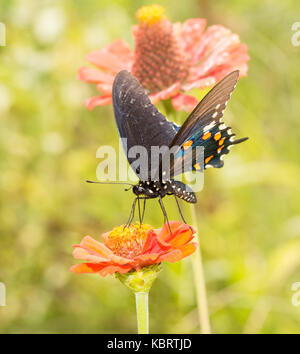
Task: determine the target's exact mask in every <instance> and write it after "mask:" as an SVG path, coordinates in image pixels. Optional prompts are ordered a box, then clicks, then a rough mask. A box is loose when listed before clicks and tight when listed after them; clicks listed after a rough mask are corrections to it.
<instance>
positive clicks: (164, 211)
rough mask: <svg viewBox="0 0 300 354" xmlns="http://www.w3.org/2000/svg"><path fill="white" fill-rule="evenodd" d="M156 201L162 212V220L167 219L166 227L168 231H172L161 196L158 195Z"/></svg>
mask: <svg viewBox="0 0 300 354" xmlns="http://www.w3.org/2000/svg"><path fill="white" fill-rule="evenodd" d="M158 201H159V205H160V207H161V210H162V212H163V214H164V222H166V221H167V224H168V228H169V230H170V232H171V233H172V230H171V227H170V223H169V219H168V215H167V212H166V209H165V206H164V203H163V201H162V198H161V196H159V200H158Z"/></svg>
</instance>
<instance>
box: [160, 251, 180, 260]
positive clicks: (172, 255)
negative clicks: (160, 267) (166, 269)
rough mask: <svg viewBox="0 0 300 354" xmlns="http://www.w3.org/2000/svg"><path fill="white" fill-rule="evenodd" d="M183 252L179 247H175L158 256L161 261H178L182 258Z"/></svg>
mask: <svg viewBox="0 0 300 354" xmlns="http://www.w3.org/2000/svg"><path fill="white" fill-rule="evenodd" d="M182 258H183V257H182V252H181V251H180V250H179V249H175V250H170V251H168V252H166V253H165V254H162V255H160V256H159V257H158V261H159V262H163V261H166V262H171V263H174V262H178V261H180V260H181V259H182Z"/></svg>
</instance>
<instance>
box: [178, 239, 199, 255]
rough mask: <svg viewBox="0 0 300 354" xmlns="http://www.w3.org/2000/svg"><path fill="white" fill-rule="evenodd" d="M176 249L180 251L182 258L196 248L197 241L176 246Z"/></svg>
mask: <svg viewBox="0 0 300 354" xmlns="http://www.w3.org/2000/svg"><path fill="white" fill-rule="evenodd" d="M177 249H178V250H180V251H181V253H182V258H185V257H188V256H189V255H191V254H192V253H194V252H195V251H196V249H197V243H196V242H191V243H188V244H186V245H183V246H180V247H179V248H177Z"/></svg>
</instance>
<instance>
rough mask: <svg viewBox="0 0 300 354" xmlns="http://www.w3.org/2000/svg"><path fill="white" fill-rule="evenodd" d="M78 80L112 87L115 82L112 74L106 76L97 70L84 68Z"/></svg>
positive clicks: (81, 69)
mask: <svg viewBox="0 0 300 354" xmlns="http://www.w3.org/2000/svg"><path fill="white" fill-rule="evenodd" d="M78 79H80V80H83V81H86V82H94V83H99V82H102V83H106V84H111V85H112V83H113V81H114V76H113V75H110V74H104V73H103V72H102V71H100V70H97V69H93V68H87V67H85V66H83V67H82V68H79V70H78Z"/></svg>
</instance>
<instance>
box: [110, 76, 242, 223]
mask: <svg viewBox="0 0 300 354" xmlns="http://www.w3.org/2000/svg"><path fill="white" fill-rule="evenodd" d="M238 77H239V71H238V70H236V71H233V72H231V73H230V74H228V75H227V76H226V77H225V78H224V79H223V80H221V81H220V82H219V83H218V84H217V85H216V86H215V87H213V88H212V89H211V90H210V91H209V92H208V93H207V95H206V96H205V97H204V98H203V99H202V100H201V101H200V102H199V104H198V105H197V106H196V107H195V109H194V110H193V111H192V113H191V114H190V115H189V116H188V117H187V119H186V120H185V122H184V124H183V125H182V126H178V125H176V124H175V123H173V122H171V121H169V120H168V119H167V118H166V117H165V116H164V115H162V114H161V113H160V112H159V111H158V109H157V108H156V107H155V106H154V105H153V104H152V103H151V101H150V99H149V97H148V95H147V93H146V91H145V90H144V88H143V87H142V86H141V85H140V83H139V82H138V80H137V79H136V78H135V77H134V76H133V75H131V74H130V73H129V72H128V71H126V70H123V71H120V72H119V73H118V74H117V75H116V77H115V80H114V83H113V90H112V100H113V109H114V115H115V120H116V124H117V128H118V131H119V136H120V138H122V139H126V142H127V147H125V153H126V156H127V159H128V162H129V164H130V165H131V167H132V169H133V170H134V172H135V173H136V174H137V176H138V177H139V179H140V180H139V182H138V183H137V184H136V185H132V191H133V193H134V194H135V196H136V198H135V200H134V202H133V205H132V209H131V213H130V217H129V220H128V223H127V224H130V223H131V222H132V220H133V217H134V211H135V206H136V202H137V201H138V205H139V215H140V222H142V220H143V217H144V212H145V203H146V200H147V199H153V198H158V200H159V203H160V206H161V209H162V211H163V214H164V217H165V220H167V221H168V218H167V213H166V210H165V207H164V204H163V201H162V198H163V197H165V196H166V195H174V197H175V200H176V203H177V206H178V209H179V212H180V215H181V217H182V219H183V221H184V222H185V220H184V217H183V215H182V213H181V210H180V207H179V203H178V200H177V198H180V199H183V200H184V201H186V202H188V203H196V202H197V198H196V194H195V193H194V192H193V190H192V189H191V188H190V187H189V186H188V185H186V184H184V183H183V182H181V181H176V180H175V179H174V177H176V175H178V174H179V173H182V168H181V167H182V166H183V165H185V166H190V168H189V169H190V170H192V171H202V172H203V170H205V169H207V168H208V167H215V168H220V167H222V166H223V164H224V163H223V157H224V155H226V154H228V153H229V150H230V148H231V147H232V146H233V145H236V144H239V143H241V142H243V141H245V140H247V139H248V138H242V139H238V140H235V139H234V136H235V134H233V133H232V131H231V129H230V127H226V125H225V124H224V123H223V122H222V117H223V113H224V110H225V108H226V105H227V102H228V100H229V99H230V96H231V94H232V92H233V90H234V88H235V86H236V83H237V80H238ZM135 146H142V147H143V148H144V149H145V150H146V151H147V153H148V154H149V155H151V152H152V150H151V148H152V147H153V146H157V147H158V148H160V147H162V146H167V147H169V148H170V149H171V148H173V147H176V148H175V151H176V153H175V154H174V157H173V159H172V160H170V164H169V166H168V165H167V169H165V167H164V164H163V162H164V156H165V155H164V154H162V156H161V158H160V160H159V162H158V163H157V166H155V167H153V166H152V161H151V159H148V162H147V166H146V168H144V169H143V171H141V168H140V166H136V159H135V158H134V157H132V155H130V154H129V151H130V149H131V148H132V147H135ZM197 147H202V148H203V150H204V156H203V164H202V165H201V164H200V163H198V162H197V157H198V155H197V153H196V150H197ZM203 150H202V151H203ZM186 162H189V164H185V163H186ZM153 170H154V173H152V172H153ZM150 171H151V173H150ZM185 172H186V170H185ZM141 175H142V177H141ZM140 200H144V209H143V213H142V215H141V211H140V204H139V203H140Z"/></svg>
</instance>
